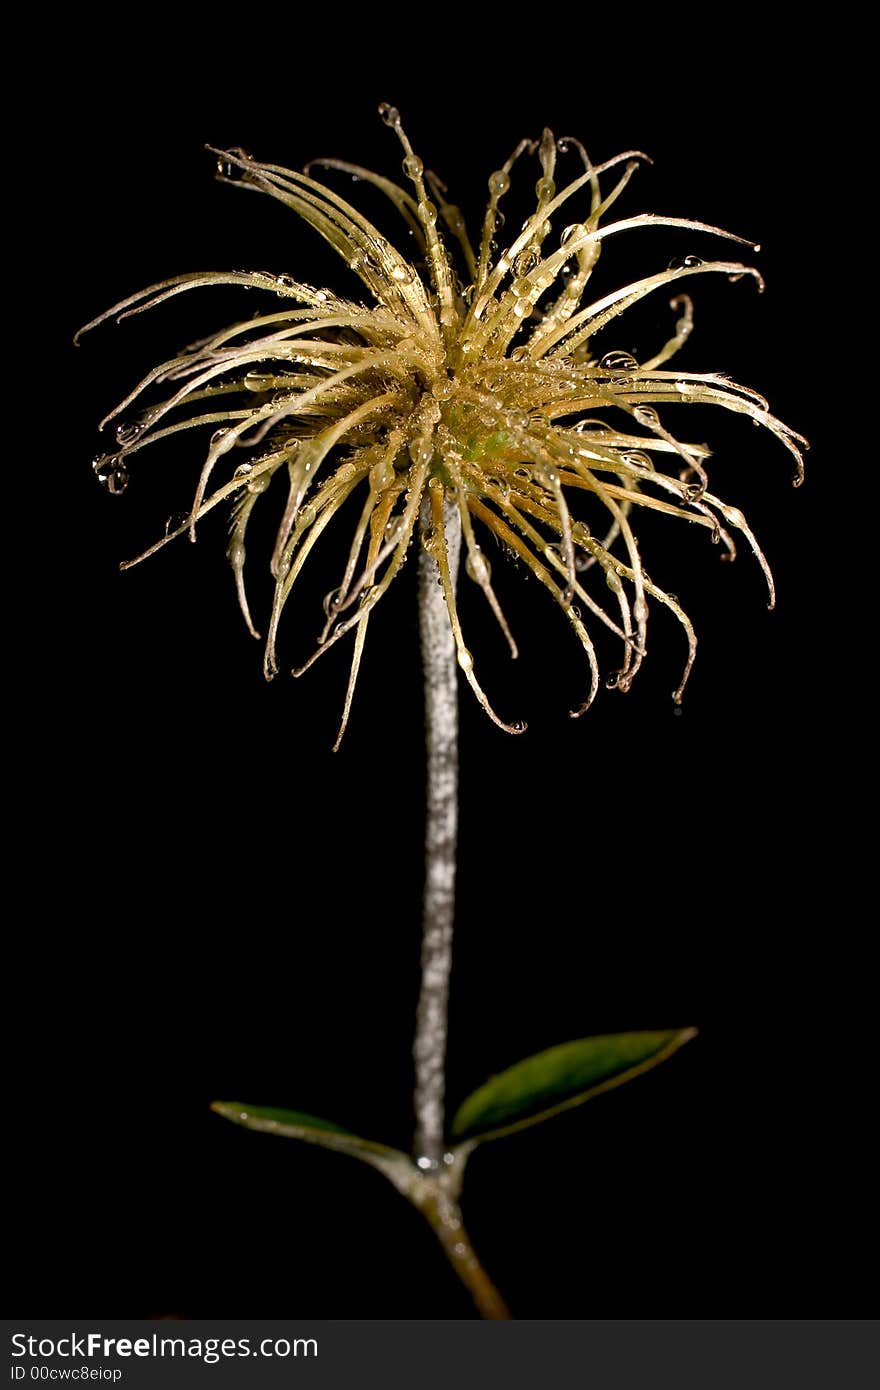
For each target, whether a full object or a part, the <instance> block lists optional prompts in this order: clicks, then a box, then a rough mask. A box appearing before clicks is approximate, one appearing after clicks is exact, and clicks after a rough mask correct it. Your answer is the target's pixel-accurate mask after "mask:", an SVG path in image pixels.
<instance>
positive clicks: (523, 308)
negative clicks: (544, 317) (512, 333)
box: [513, 299, 532, 319]
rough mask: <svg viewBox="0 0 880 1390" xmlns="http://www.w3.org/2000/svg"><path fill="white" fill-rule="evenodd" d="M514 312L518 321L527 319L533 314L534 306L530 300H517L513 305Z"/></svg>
mask: <svg viewBox="0 0 880 1390" xmlns="http://www.w3.org/2000/svg"><path fill="white" fill-rule="evenodd" d="M513 312H514V314H515V315H516V317H517V318H518V319H524V318H527V317H528V315H529V314H530V313H531V312H532V306H531V304H530V302H529V300H528V299H516V300H514V304H513Z"/></svg>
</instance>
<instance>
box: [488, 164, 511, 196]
mask: <svg viewBox="0 0 880 1390" xmlns="http://www.w3.org/2000/svg"><path fill="white" fill-rule="evenodd" d="M509 187H510V176H509V175H508V174H506V173H505V172H504V170H503V169H496V170H495V172H494V174H490V175H489V192H490V193H491V194H492V197H493V198H500V197H501V195H502V194H503V193H506V192H507V190H508V188H509Z"/></svg>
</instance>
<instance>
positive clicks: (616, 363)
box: [599, 352, 639, 372]
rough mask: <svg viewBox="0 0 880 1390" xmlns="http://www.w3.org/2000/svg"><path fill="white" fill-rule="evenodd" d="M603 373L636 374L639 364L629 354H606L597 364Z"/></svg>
mask: <svg viewBox="0 0 880 1390" xmlns="http://www.w3.org/2000/svg"><path fill="white" fill-rule="evenodd" d="M599 366H600V368H601V369H602V371H603V372H637V371H638V370H639V364H638V362H637V361H636V359H635V358H634V357H633V355H632V353H631V352H606V354H605V356H604V357H603V358H602V361H601V362H600V363H599Z"/></svg>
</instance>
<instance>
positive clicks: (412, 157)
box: [403, 154, 425, 179]
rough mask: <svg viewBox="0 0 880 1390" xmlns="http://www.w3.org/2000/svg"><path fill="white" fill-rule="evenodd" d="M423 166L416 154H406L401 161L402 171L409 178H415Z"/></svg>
mask: <svg viewBox="0 0 880 1390" xmlns="http://www.w3.org/2000/svg"><path fill="white" fill-rule="evenodd" d="M424 167H425V166H424V164H423V163H422V161H421V160H420V159H419V157H418V155H417V154H408V155H407V157H406V159H405V160H404V161H403V172H404V173H405V174H406V176H407V178H410V179H417V178H418V177H419V175H420V174H421V172H422V170H423V169H424Z"/></svg>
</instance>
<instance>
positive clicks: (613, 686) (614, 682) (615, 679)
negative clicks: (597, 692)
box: [605, 671, 621, 690]
mask: <svg viewBox="0 0 880 1390" xmlns="http://www.w3.org/2000/svg"><path fill="white" fill-rule="evenodd" d="M620 675H621V673H620V671H610V672H609V673H608V675H607V676H606V677H605V689H606V690H617V689H618V687H619V685H620Z"/></svg>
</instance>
